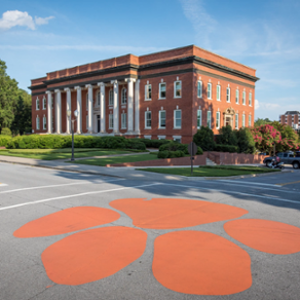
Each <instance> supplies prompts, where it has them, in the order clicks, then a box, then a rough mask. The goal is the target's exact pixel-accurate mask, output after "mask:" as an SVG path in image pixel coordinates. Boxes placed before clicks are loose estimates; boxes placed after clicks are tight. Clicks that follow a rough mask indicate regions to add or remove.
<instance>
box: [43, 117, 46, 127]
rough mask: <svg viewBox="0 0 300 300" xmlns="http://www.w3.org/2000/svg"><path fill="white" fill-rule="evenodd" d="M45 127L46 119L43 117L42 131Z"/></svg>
mask: <svg viewBox="0 0 300 300" xmlns="http://www.w3.org/2000/svg"><path fill="white" fill-rule="evenodd" d="M46 126H47V119H46V117H45V116H44V117H43V129H44V130H45V129H46Z"/></svg>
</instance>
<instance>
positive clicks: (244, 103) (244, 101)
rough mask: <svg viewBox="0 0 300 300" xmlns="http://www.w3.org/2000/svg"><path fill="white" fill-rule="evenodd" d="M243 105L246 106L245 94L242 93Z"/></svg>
mask: <svg viewBox="0 0 300 300" xmlns="http://www.w3.org/2000/svg"><path fill="white" fill-rule="evenodd" d="M242 101H243V105H246V92H245V91H243V100H242Z"/></svg>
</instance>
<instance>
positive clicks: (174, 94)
mask: <svg viewBox="0 0 300 300" xmlns="http://www.w3.org/2000/svg"><path fill="white" fill-rule="evenodd" d="M177 82H180V96H176V83H177ZM181 97H182V82H181V80H176V81H174V98H177V99H178V98H181Z"/></svg>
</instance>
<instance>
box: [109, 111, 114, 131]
mask: <svg viewBox="0 0 300 300" xmlns="http://www.w3.org/2000/svg"><path fill="white" fill-rule="evenodd" d="M108 116H109V118H108V128H109V129H113V128H114V115H113V114H109V115H108Z"/></svg>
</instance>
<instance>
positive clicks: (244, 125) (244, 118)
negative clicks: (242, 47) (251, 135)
mask: <svg viewBox="0 0 300 300" xmlns="http://www.w3.org/2000/svg"><path fill="white" fill-rule="evenodd" d="M242 127H243V128H245V127H246V114H243V115H242Z"/></svg>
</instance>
